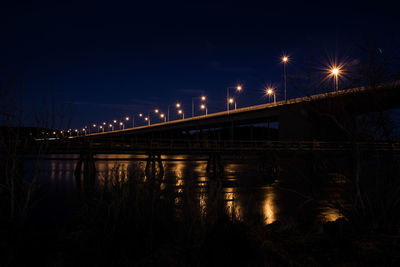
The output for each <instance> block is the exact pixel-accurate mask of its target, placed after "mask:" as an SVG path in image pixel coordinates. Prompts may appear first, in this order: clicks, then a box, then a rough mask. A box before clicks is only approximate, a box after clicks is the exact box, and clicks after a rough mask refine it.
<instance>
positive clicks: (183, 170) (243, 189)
mask: <svg viewBox="0 0 400 267" xmlns="http://www.w3.org/2000/svg"><path fill="white" fill-rule="evenodd" d="M96 158H100V159H108V160H97V161H96V170H97V172H98V176H97V177H98V183H99V184H100V185H101V184H105V180H106V179H108V178H109V177H116V178H117V179H118V180H119V181H120V182H123V181H127V180H128V178H129V172H130V171H132V170H134V171H136V172H137V171H140V172H143V173H144V172H145V166H146V162H145V161H143V160H141V161H136V160H134V159H138V158H140V159H143V158H145V157H144V156H136V155H97V156H96ZM162 158H163V159H167V160H166V161H163V162H162V165H163V168H164V171H165V176H164V178H163V179H162V181H161V183H160V189H161V190H166V189H167V188H171V186H172V188H174V189H173V190H174V191H175V192H176V193H177V194H176V196H175V199H174V201H175V203H176V204H177V205H182V204H183V201H182V199H183V195H184V194H185V193H188V192H185V190H186V191H187V190H191V184H195V186H194V187H195V190H196V192H194V194H193V197H195V198H196V199H197V200H196V201H197V203H198V204H199V205H198V206H199V212H200V214H202V215H205V214H206V212H207V205H208V202H209V201H213V200H210V199H209V197H210V195H209V194H210V192H209V187H208V185H209V184H210V182H214V181H210V178H209V177H208V176H207V172H206V165H207V162H206V161H204V160H201V161H199V160H190V158H189V157H188V156H184V155H180V156H163V157H162ZM169 160H171V161H169ZM174 160H179V161H174ZM46 163H47V164H45V166H46V167H45V170H44V172H50V179H49V185H50V188H51V190H53V191H57V192H64V193H66V194H68V193H70V192H73V191H75V190H76V180H75V177H74V170H75V166H76V163H77V162H76V161H70V160H51V161H46ZM46 168H48V169H46ZM255 169H256V168H255V167H254V166H252V165H251V164H248V163H241V162H235V163H225V164H224V173H225V177H224V179H223V182H222V187H223V190H221V192H222V193H221V194H223V195H222V196H221V198H222V199H223V200H224V203H225V212H226V213H227V215H228V216H229V217H230V218H234V219H236V220H242V221H244V220H249V219H251V218H253V217H256V216H258V217H260V218H261V220H262V221H263V222H264V223H265V224H271V223H273V222H274V221H276V220H284V218H287V217H288V216H290V215H288V214H289V213H291V212H292V211H293V210H296V205H298V200H296V198H294V197H293V196H291V194H290V193H288V192H282V190H280V189H279V188H278V187H277V186H276V185H275V184H265V183H264V184H255V185H253V184H251V182H250V183H249V182H247V181H248V180H251V179H252V178H251V177H252V176H257V174H254V173H253V174H252V175H250V173H251V172H254V170H255ZM43 177H44V176H43ZM148 178H149V177H146V176H145V175H144V179H145V180H146V179H148ZM244 180H245V181H246V183H242V182H243V181H244ZM244 184H245V185H244ZM248 184H250V186H249V185H248ZM189 193H190V192H189ZM319 208H320V213H319V214H318V218H319V219H320V220H322V221H334V220H336V219H338V218H340V214H339V212H338V211H337V210H335V209H332V208H330V207H329V206H328V205H327V206H323V207H322V208H321V207H319Z"/></svg>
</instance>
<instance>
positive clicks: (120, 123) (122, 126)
mask: <svg viewBox="0 0 400 267" xmlns="http://www.w3.org/2000/svg"><path fill="white" fill-rule="evenodd" d="M121 128H122V130H124V129H125V125H124V123H123V122H122V121H120V122H119V129H120V130H121Z"/></svg>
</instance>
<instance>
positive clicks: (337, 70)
mask: <svg viewBox="0 0 400 267" xmlns="http://www.w3.org/2000/svg"><path fill="white" fill-rule="evenodd" d="M331 73H332V74H333V75H335V76H337V75H339V69H338V68H336V67H335V68H332V69H331Z"/></svg>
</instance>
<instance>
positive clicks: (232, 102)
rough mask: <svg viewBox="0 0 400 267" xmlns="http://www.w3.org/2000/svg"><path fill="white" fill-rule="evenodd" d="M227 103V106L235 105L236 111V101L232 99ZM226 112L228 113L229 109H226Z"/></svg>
mask: <svg viewBox="0 0 400 267" xmlns="http://www.w3.org/2000/svg"><path fill="white" fill-rule="evenodd" d="M228 103H229V105H231V104H235V110H236V101H235V99H233V98H229V101H228ZM228 111H229V109H228Z"/></svg>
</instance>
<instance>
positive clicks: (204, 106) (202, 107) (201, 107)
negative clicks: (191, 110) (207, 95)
mask: <svg viewBox="0 0 400 267" xmlns="http://www.w3.org/2000/svg"><path fill="white" fill-rule="evenodd" d="M200 109H203V110H205V111H206V116H207V114H208V110H207V106H206V105H205V104H201V105H200Z"/></svg>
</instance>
